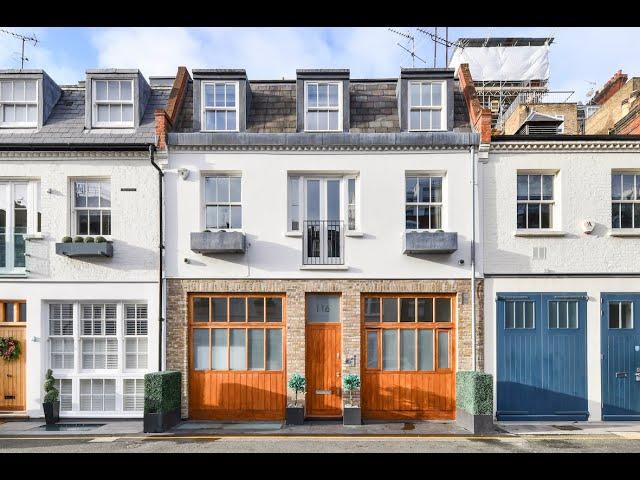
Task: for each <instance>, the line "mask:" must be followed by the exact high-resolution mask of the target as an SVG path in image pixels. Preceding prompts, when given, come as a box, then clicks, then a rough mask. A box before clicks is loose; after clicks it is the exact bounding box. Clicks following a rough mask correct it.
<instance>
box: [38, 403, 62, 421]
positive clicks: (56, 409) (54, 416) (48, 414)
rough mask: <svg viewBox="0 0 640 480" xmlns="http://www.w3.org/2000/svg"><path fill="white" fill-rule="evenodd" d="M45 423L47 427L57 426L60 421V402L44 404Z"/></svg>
mask: <svg viewBox="0 0 640 480" xmlns="http://www.w3.org/2000/svg"><path fill="white" fill-rule="evenodd" d="M42 409H43V410H44V421H45V422H46V424H47V425H55V424H56V423H58V422H59V421H60V402H47V403H43V404H42Z"/></svg>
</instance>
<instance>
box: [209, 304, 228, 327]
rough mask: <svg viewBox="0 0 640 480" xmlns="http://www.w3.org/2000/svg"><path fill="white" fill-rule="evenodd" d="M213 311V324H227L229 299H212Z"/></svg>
mask: <svg viewBox="0 0 640 480" xmlns="http://www.w3.org/2000/svg"><path fill="white" fill-rule="evenodd" d="M211 303H212V310H213V318H212V319H211V321H212V322H226V321H227V299H226V298H212V299H211Z"/></svg>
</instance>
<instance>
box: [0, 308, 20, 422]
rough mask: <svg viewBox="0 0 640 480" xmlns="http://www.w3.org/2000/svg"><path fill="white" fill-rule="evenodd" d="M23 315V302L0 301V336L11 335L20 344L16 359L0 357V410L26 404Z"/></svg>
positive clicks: (14, 409) (17, 409) (13, 408)
mask: <svg viewBox="0 0 640 480" xmlns="http://www.w3.org/2000/svg"><path fill="white" fill-rule="evenodd" d="M21 307H22V308H21ZM9 309H10V311H9ZM23 317H24V302H12V301H9V302H5V301H0V336H1V337H13V338H15V339H16V340H18V342H19V344H20V356H19V357H18V358H17V359H16V360H11V361H6V360H3V359H0V410H10V411H22V410H24V409H25V406H26V402H25V378H26V358H27V342H26V338H27V335H26V333H27V324H26V318H23Z"/></svg>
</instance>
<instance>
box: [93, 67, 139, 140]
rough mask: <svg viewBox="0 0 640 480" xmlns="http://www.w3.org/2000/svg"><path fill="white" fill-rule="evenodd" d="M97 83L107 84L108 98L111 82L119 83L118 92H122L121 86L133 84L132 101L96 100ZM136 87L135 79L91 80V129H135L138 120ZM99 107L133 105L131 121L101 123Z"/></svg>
mask: <svg viewBox="0 0 640 480" xmlns="http://www.w3.org/2000/svg"><path fill="white" fill-rule="evenodd" d="M97 82H107V97H108V91H109V90H108V89H109V82H119V83H118V91H120V90H121V88H122V87H121V86H120V85H121V84H122V83H124V82H129V83H130V84H131V100H120V99H118V100H108V99H107V100H98V99H97V98H96V93H97V91H98V90H97V88H96V83H97ZM135 86H136V82H135V81H134V79H120V78H93V79H92V80H91V127H92V128H133V127H134V126H135V119H136V105H135V98H136V93H135ZM98 105H131V110H132V114H131V121H126V122H125V121H122V120H121V121H119V122H100V121H98Z"/></svg>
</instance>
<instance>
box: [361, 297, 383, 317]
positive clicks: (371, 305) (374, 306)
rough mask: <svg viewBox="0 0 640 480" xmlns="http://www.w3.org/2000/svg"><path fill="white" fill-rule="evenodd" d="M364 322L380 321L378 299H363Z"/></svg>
mask: <svg viewBox="0 0 640 480" xmlns="http://www.w3.org/2000/svg"><path fill="white" fill-rule="evenodd" d="M364 321H365V322H379V321H380V299H379V298H365V299H364Z"/></svg>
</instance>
